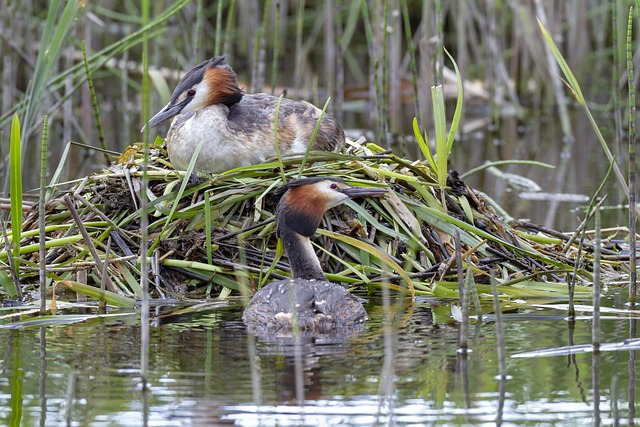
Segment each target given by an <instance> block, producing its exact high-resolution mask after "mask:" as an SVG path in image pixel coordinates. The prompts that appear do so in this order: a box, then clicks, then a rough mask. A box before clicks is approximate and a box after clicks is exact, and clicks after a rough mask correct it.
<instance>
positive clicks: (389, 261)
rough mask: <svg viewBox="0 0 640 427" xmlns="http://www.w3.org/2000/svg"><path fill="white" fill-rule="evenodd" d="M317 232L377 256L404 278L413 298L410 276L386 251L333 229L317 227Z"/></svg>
mask: <svg viewBox="0 0 640 427" xmlns="http://www.w3.org/2000/svg"><path fill="white" fill-rule="evenodd" d="M317 233H318V234H320V235H322V236H327V237H331V238H332V239H335V240H339V241H341V242H345V243H347V244H349V245H351V246H354V247H356V248H358V249H362V250H363V251H365V252H368V253H370V254H371V255H373V256H374V257H376V258H378V259H379V260H380V261H382V262H384V263H385V264H386V265H388V266H389V267H390V268H391V269H393V270H394V271H395V272H397V273H398V274H399V275H400V277H402V278H403V279H404V281H405V282H406V283H407V287H408V288H409V292H410V294H411V299H413V298H414V297H415V289H414V287H413V281H412V280H411V278H410V277H409V275H408V274H407V272H406V271H404V269H403V268H402V267H400V265H398V263H397V262H395V261H394V260H393V258H391V257H390V256H389V255H388V254H387V253H385V252H383V251H381V250H380V249H378V248H376V247H374V246H372V245H370V244H369V243H366V242H363V241H361V240H358V239H355V238H353V237H350V236H345V235H344V234H340V233H335V232H333V231H329V230H323V229H318V231H317Z"/></svg>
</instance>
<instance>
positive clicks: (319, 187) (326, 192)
mask: <svg viewBox="0 0 640 427" xmlns="http://www.w3.org/2000/svg"><path fill="white" fill-rule="evenodd" d="M386 191H387V190H386V189H384V188H373V187H353V186H351V185H349V184H347V183H346V182H344V181H342V180H340V179H337V178H329V177H314V178H305V179H298V180H295V181H290V182H289V183H287V184H285V185H283V186H282V187H280V188H278V190H277V191H276V194H283V193H284V194H283V196H282V198H281V199H280V203H279V204H278V208H277V211H276V225H277V228H278V230H283V229H290V230H292V231H294V232H296V233H298V234H300V235H302V236H305V237H311V236H312V235H313V234H314V233H315V232H316V230H317V228H318V226H319V225H320V221H322V216H323V215H324V213H325V212H326V211H328V210H329V209H331V208H333V207H335V206H338V205H339V204H341V203H343V202H344V201H345V200H347V199H351V198H355V197H364V196H373V197H375V196H380V195H382V194H384V193H386Z"/></svg>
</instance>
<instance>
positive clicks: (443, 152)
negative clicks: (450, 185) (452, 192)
mask: <svg viewBox="0 0 640 427" xmlns="http://www.w3.org/2000/svg"><path fill="white" fill-rule="evenodd" d="M431 97H432V98H433V121H434V124H435V127H436V164H437V167H436V175H437V177H438V186H439V187H440V188H441V189H444V188H445V187H446V186H447V162H448V159H449V151H448V148H447V118H446V116H445V111H444V93H443V92H442V86H433V87H432V88H431Z"/></svg>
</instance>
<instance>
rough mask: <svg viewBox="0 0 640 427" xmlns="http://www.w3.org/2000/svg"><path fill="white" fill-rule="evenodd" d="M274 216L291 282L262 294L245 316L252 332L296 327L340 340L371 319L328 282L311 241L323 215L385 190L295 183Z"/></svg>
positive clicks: (322, 181)
mask: <svg viewBox="0 0 640 427" xmlns="http://www.w3.org/2000/svg"><path fill="white" fill-rule="evenodd" d="M279 191H280V192H283V193H284V194H283V196H282V198H281V199H280V203H279V204H278V208H277V210H276V225H277V228H278V233H279V235H280V238H281V239H282V242H283V244H284V249H285V252H286V254H287V257H288V258H289V265H290V267H291V274H292V276H293V279H291V280H278V281H275V282H271V283H269V284H267V285H266V286H264V287H263V288H262V289H260V290H259V291H258V292H256V294H255V295H254V296H253V298H252V299H251V302H250V303H249V305H248V306H247V308H246V310H245V311H244V313H243V316H242V318H243V320H244V322H245V323H246V324H247V327H248V329H249V331H250V332H253V333H256V334H258V335H266V334H278V333H287V332H290V331H291V329H292V325H293V323H294V322H297V324H298V326H299V328H300V330H301V331H303V332H304V333H308V334H333V333H335V332H338V333H339V334H340V333H342V332H345V331H347V330H356V329H357V328H358V327H359V326H361V325H362V324H363V323H364V321H365V320H366V318H367V313H366V311H365V310H364V307H363V306H362V304H361V302H360V300H359V299H358V298H356V297H355V296H353V295H351V293H349V291H347V290H346V289H345V288H343V287H342V286H340V285H338V284H335V283H331V282H329V281H327V278H326V276H325V275H324V272H323V271H322V267H321V266H320V261H319V260H318V257H317V256H316V254H315V251H314V249H313V246H312V245H311V241H310V240H309V237H311V236H313V234H315V232H316V229H317V228H318V226H319V225H320V221H321V220H322V217H323V215H324V213H325V212H326V211H327V210H328V209H331V208H332V207H334V206H337V205H339V204H341V203H343V202H344V201H345V200H347V199H349V198H353V197H362V196H380V195H382V194H384V193H385V192H386V190H385V189H382V188H365V187H352V186H350V185H348V184H346V183H345V182H343V181H341V180H339V179H335V178H325V177H318V178H307V179H300V180H296V181H291V182H289V183H288V184H286V185H284V186H283V187H281V188H280V189H279Z"/></svg>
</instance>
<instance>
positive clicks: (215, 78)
mask: <svg viewBox="0 0 640 427" xmlns="http://www.w3.org/2000/svg"><path fill="white" fill-rule="evenodd" d="M243 94H244V93H243V92H242V90H241V89H240V88H239V87H238V83H237V81H236V73H235V72H234V71H233V69H232V68H231V67H230V66H229V65H228V64H227V63H226V62H225V58H224V56H214V57H213V58H211V59H208V60H206V61H204V62H203V63H201V64H198V65H196V66H195V67H193V68H192V69H191V70H189V71H188V72H187V73H186V74H185V75H184V77H183V78H182V80H180V82H179V83H178V85H177V86H176V88H175V90H174V91H173V94H171V98H170V99H169V103H168V104H167V105H165V107H164V108H163V109H162V110H160V111H159V112H158V113H157V114H156V115H155V116H153V117H152V118H151V120H149V122H148V123H147V124H146V126H149V127H155V126H158V125H159V124H161V123H163V122H165V121H167V120H168V119H170V118H172V117H174V116H175V115H177V114H180V113H188V112H192V111H197V110H199V109H201V108H205V107H207V106H209V105H215V104H224V105H227V106H230V105H233V104H235V103H237V102H239V101H240V99H242V96H243ZM146 126H145V127H146ZM144 129H145V128H144V127H143V128H142V130H144Z"/></svg>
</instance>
